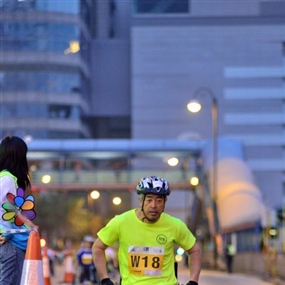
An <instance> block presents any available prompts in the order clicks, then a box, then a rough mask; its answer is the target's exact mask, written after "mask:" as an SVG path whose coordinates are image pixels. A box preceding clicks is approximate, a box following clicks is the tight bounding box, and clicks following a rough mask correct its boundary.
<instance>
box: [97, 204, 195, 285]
mask: <svg viewBox="0 0 285 285" xmlns="http://www.w3.org/2000/svg"><path fill="white" fill-rule="evenodd" d="M135 211H136V209H132V210H130V211H127V212H125V213H123V214H121V215H118V216H115V217H114V218H113V219H112V220H111V221H110V222H109V223H108V224H107V225H106V227H104V228H103V229H101V230H100V231H99V232H98V237H99V238H100V239H101V240H102V242H103V243H105V244H106V245H108V246H112V245H113V244H114V243H115V242H117V241H118V242H119V250H118V259H119V266H120V274H121V277H122V285H134V284H135V285H176V284H177V280H176V277H175V274H174V244H177V245H179V246H181V247H182V248H183V249H185V250H188V249H190V248H191V247H192V246H193V245H194V243H195V241H196V239H195V237H194V236H193V234H192V233H191V232H190V231H189V229H188V228H187V226H186V225H185V224H184V223H183V222H182V221H181V220H180V219H178V218H175V217H172V216H170V215H168V214H166V213H162V214H161V216H160V219H159V220H158V221H157V222H156V223H153V224H149V223H144V222H142V221H141V220H140V219H139V218H138V217H137V216H136V212H135Z"/></svg>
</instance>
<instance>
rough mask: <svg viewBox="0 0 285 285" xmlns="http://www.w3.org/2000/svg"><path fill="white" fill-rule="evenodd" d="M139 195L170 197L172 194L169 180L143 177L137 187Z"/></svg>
mask: <svg viewBox="0 0 285 285" xmlns="http://www.w3.org/2000/svg"><path fill="white" fill-rule="evenodd" d="M136 190H137V194H143V195H146V194H157V195H163V196H168V195H169V194H170V188H169V184H168V182H167V180H165V179H163V178H160V177H157V176H150V177H143V178H142V179H141V180H140V181H139V183H138V185H137V187H136Z"/></svg>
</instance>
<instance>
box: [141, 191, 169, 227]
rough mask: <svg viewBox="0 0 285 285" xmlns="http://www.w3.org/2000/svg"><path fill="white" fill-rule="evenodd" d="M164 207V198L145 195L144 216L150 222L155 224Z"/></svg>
mask: <svg viewBox="0 0 285 285" xmlns="http://www.w3.org/2000/svg"><path fill="white" fill-rule="evenodd" d="M164 206H165V197H164V196H161V195H153V194H147V195H146V196H145V200H144V205H143V210H144V214H145V215H146V217H147V218H148V219H149V220H150V221H152V222H156V221H157V220H158V219H159V217H160V215H161V213H162V212H163V211H164Z"/></svg>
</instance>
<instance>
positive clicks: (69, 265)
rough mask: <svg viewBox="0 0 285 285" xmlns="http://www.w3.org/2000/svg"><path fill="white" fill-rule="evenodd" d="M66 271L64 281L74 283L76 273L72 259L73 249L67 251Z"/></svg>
mask: <svg viewBox="0 0 285 285" xmlns="http://www.w3.org/2000/svg"><path fill="white" fill-rule="evenodd" d="M64 262H65V273H64V279H63V282H64V283H65V284H73V282H74V278H75V273H74V268H73V260H72V253H71V251H69V252H67V254H66V257H65V261H64Z"/></svg>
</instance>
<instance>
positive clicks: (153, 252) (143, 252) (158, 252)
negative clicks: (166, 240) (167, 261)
mask: <svg viewBox="0 0 285 285" xmlns="http://www.w3.org/2000/svg"><path fill="white" fill-rule="evenodd" d="M163 256H164V248H163V247H156V246H129V249H128V265H129V272H130V273H131V274H134V275H139V276H161V274H162V265H163Z"/></svg>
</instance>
